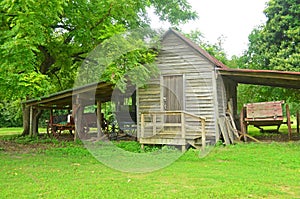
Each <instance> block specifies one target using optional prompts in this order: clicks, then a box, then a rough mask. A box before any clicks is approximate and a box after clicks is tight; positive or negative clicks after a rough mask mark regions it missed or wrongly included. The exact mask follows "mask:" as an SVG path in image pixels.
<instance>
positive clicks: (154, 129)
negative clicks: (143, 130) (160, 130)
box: [152, 114, 156, 135]
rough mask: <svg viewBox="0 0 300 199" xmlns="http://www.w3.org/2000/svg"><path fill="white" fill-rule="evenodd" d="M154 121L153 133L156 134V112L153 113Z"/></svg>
mask: <svg viewBox="0 0 300 199" xmlns="http://www.w3.org/2000/svg"><path fill="white" fill-rule="evenodd" d="M152 122H153V135H156V114H153V115H152Z"/></svg>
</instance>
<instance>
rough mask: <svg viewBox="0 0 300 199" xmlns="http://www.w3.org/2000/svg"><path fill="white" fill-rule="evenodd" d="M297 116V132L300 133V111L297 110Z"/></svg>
mask: <svg viewBox="0 0 300 199" xmlns="http://www.w3.org/2000/svg"><path fill="white" fill-rule="evenodd" d="M296 118H297V122H296V123H297V133H298V134H299V125H300V114H299V111H297V114H296Z"/></svg>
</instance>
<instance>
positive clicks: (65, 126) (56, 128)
mask: <svg viewBox="0 0 300 199" xmlns="http://www.w3.org/2000/svg"><path fill="white" fill-rule="evenodd" d="M46 122H47V134H48V136H49V137H51V136H54V137H57V136H59V135H60V134H61V133H62V132H63V131H65V130H68V131H69V132H70V134H71V135H73V133H72V131H74V130H75V124H74V120H73V117H72V116H71V115H69V114H66V115H57V116H53V115H52V114H51V115H50V119H49V120H48V121H46Z"/></svg>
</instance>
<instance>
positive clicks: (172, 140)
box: [139, 137, 186, 145]
mask: <svg viewBox="0 0 300 199" xmlns="http://www.w3.org/2000/svg"><path fill="white" fill-rule="evenodd" d="M139 142H140V143H141V144H170V145H186V141H185V139H184V138H156V137H151V138H140V140H139Z"/></svg>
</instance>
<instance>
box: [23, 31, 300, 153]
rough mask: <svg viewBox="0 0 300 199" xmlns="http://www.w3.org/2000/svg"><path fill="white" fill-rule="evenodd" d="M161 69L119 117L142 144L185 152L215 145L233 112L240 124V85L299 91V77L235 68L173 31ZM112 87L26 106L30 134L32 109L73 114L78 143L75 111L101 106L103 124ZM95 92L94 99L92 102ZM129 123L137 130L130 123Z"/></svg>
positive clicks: (76, 91) (73, 91) (95, 86)
mask: <svg viewBox="0 0 300 199" xmlns="http://www.w3.org/2000/svg"><path fill="white" fill-rule="evenodd" d="M156 64H157V66H158V69H159V75H157V76H155V77H153V78H152V79H151V80H150V81H149V82H148V83H147V84H146V86H145V87H143V88H136V90H135V91H132V92H133V93H134V94H133V95H132V96H134V98H135V99H132V105H131V106H132V107H131V108H128V107H127V106H125V107H127V109H126V110H127V112H128V111H129V112H130V114H127V115H126V114H125V116H126V118H125V117H123V116H124V114H120V115H121V116H120V117H118V118H117V119H118V120H119V121H118V122H124V120H126V125H127V126H128V125H129V126H130V129H132V128H136V132H137V140H138V141H139V142H140V143H141V144H142V145H144V144H168V145H177V146H181V147H182V149H183V150H185V148H186V146H187V145H192V146H195V147H197V145H198V146H201V145H202V147H204V146H205V145H206V144H207V143H210V144H215V143H216V142H217V141H218V140H219V139H220V137H221V136H220V135H221V130H220V129H222V126H224V125H223V124H222V122H224V118H225V117H226V116H227V117H228V113H229V114H230V117H231V118H232V119H231V120H232V121H234V120H238V119H239V116H238V113H237V86H238V84H239V83H242V84H256V85H267V86H276V87H284V88H294V89H300V72H287V71H270V70H246V69H230V68H228V67H227V66H226V65H224V64H223V63H221V62H220V61H218V60H217V59H216V58H214V57H213V56H211V55H210V54H209V53H207V52H206V51H205V50H203V49H202V48H200V47H199V46H198V45H196V44H195V43H193V42H191V41H190V40H189V39H187V38H186V37H185V36H183V35H182V34H181V33H179V32H177V31H175V30H173V29H170V30H168V31H167V32H166V33H165V34H164V36H163V37H162V39H161V49H160V52H159V55H158V57H157V63H156ZM112 86H113V85H110V84H107V83H104V82H98V83H94V84H91V85H85V86H82V87H79V88H74V89H70V90H66V91H62V92H59V93H55V94H52V95H50V96H46V97H42V98H40V99H35V100H29V101H27V102H25V104H26V106H29V107H30V110H31V112H30V113H31V114H30V121H31V122H30V127H31V131H32V129H33V128H34V127H35V125H34V123H32V121H34V114H33V113H34V111H33V110H35V109H60V108H67V109H73V114H74V116H75V127H76V131H77V133H75V139H76V135H77V134H80V131H81V130H80V129H82V124H81V123H82V122H80V121H81V120H80V118H81V116H82V113H83V110H82V108H81V109H77V108H76V107H84V106H85V105H90V104H97V107H98V109H97V112H98V114H96V115H97V117H98V120H100V119H101V117H100V115H101V114H100V110H101V103H103V102H106V101H109V100H112V94H113V88H112ZM133 90H134V89H133ZM91 93H92V94H94V95H95V96H94V97H93V98H92V100H91V99H87V98H86V96H90V95H91ZM122 102H123V101H122ZM120 105H122V104H120ZM78 110H79V111H78ZM120 110H121V111H122V109H120ZM126 110H125V111H126ZM76 121H77V122H76ZM130 122H131V123H133V125H131V124H127V123H130ZM236 123H239V122H237V121H236ZM98 131H100V127H99V125H98ZM222 132H223V130H222Z"/></svg>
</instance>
